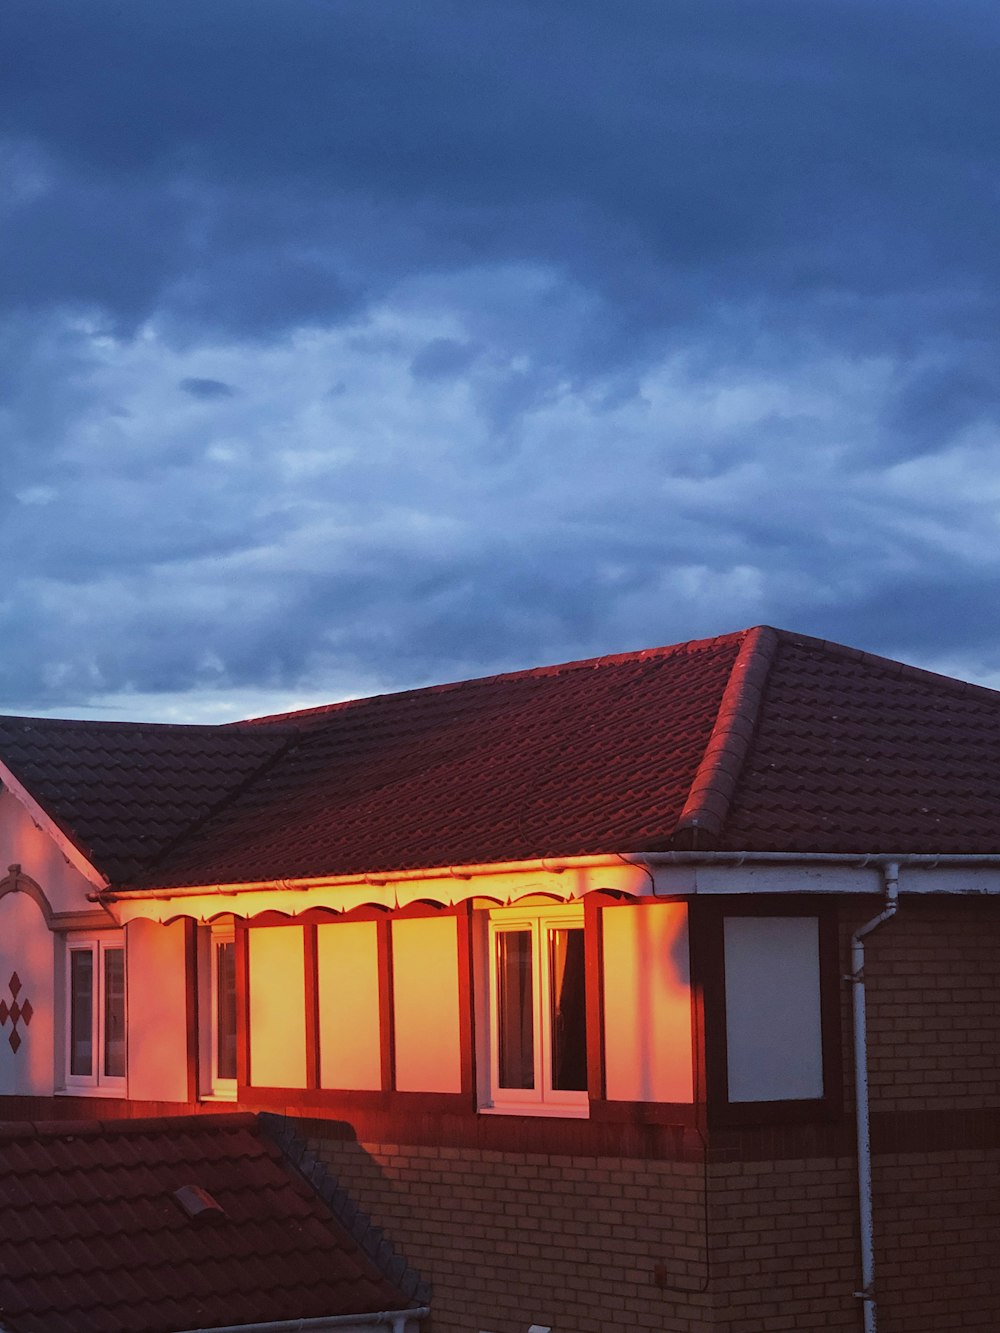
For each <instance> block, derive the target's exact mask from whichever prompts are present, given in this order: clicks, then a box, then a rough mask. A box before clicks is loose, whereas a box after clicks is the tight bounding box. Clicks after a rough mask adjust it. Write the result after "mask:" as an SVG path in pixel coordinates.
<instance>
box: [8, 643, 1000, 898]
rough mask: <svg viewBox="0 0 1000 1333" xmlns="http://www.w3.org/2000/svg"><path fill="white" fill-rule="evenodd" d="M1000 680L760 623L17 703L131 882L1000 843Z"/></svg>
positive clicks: (114, 870)
mask: <svg viewBox="0 0 1000 1333" xmlns="http://www.w3.org/2000/svg"><path fill="white" fill-rule="evenodd" d="M998 739H1000V694H998V693H997V692H995V691H992V690H986V689H982V688H979V687H975V686H969V685H964V684H962V683H961V682H959V681H953V680H950V679H948V678H945V677H941V676H935V675H932V674H931V673H928V672H924V671H919V670H917V669H915V668H912V667H905V666H903V665H901V664H900V663H894V662H891V661H889V660H888V659H885V658H878V657H874V656H871V655H870V654H866V653H861V652H858V651H857V650H854V649H850V648H844V647H841V646H839V645H836V644H829V643H825V642H823V641H820V640H816V639H807V638H803V637H801V636H797V635H794V634H789V633H787V632H784V631H779V630H772V629H768V628H766V627H761V628H758V629H755V630H748V631H744V632H742V633H739V634H732V635H726V636H723V637H721V638H717V639H707V640H701V641H695V642H692V643H685V644H678V645H676V646H674V647H669V648H657V649H651V650H648V651H645V652H639V653H626V654H622V655H621V656H617V657H606V658H598V659H594V660H591V661H586V662H571V663H567V664H565V665H562V666H555V667H545V668H541V669H537V670H533V671H522V672H515V673H512V674H510V675H504V676H496V677H491V678H486V679H482V680H473V681H465V682H461V683H459V684H454V685H444V686H436V687H432V688H429V689H421V690H410V691H406V692H404V693H401V694H392V695H381V696H378V697H376V698H372V699H359V700H352V701H349V702H347V703H341V704H334V705H331V706H330V707H328V708H321V709H312V710H307V711H305V712H300V713H292V714H286V715H282V716H278V717H273V718H262V719H258V720H256V721H252V722H247V723H238V724H235V725H231V726H226V727H136V726H130V725H126V724H120V723H59V722H49V721H46V722H33V721H31V720H28V719H5V720H3V719H0V757H2V758H3V759H4V760H5V762H7V763H8V764H9V765H10V767H11V769H12V770H13V771H14V773H15V775H16V776H17V777H18V778H19V779H20V780H21V781H22V782H23V783H24V785H25V786H26V787H27V788H28V789H29V790H30V791H31V792H32V794H33V795H34V796H35V797H36V798H37V799H38V800H39V801H40V802H41V804H42V805H43V806H44V807H45V808H46V809H47V810H48V811H49V812H50V813H51V814H52V815H53V817H54V818H56V819H57V822H59V823H60V824H61V826H62V827H63V828H64V829H65V830H66V831H67V832H68V833H69V834H70V836H72V837H73V838H74V839H75V841H76V842H77V844H78V845H79V846H83V847H89V848H90V849H92V853H93V856H94V858H95V860H96V861H97V863H98V865H99V866H100V867H101V868H102V869H103V870H105V873H107V874H108V875H109V877H110V878H111V879H112V880H114V881H116V882H117V883H118V884H120V885H128V884H131V885H136V886H143V885H145V886H166V885H184V884H200V883H240V882H249V881H261V880H264V881H266V880H272V879H275V880H276V879H288V878H295V877H310V876H321V875H336V874H361V873H366V872H367V873H373V874H377V873H379V872H389V871H393V870H405V869H412V868H418V867H433V866H449V865H473V864H479V863H489V862H498V861H513V860H522V859H533V858H536V857H559V856H574V855H585V854H589V853H614V852H624V851H639V850H643V849H656V848H669V847H690V846H696V847H700V848H706V849H710V848H728V849H736V850H739V849H747V850H758V851H764V850H777V851H847V852H856V851H865V852H867V851H897V852H906V851H910V852H982V851H993V850H996V836H995V832H994V823H993V811H994V810H995V809H996V808H997V803H998V800H1000V747H998V745H997V740H998Z"/></svg>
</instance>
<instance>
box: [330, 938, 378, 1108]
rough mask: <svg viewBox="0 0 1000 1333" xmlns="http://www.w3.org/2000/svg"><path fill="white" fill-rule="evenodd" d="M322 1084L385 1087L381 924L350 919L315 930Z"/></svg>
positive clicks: (337, 1086)
mask: <svg viewBox="0 0 1000 1333" xmlns="http://www.w3.org/2000/svg"><path fill="white" fill-rule="evenodd" d="M316 939H317V953H318V966H319V1060H320V1086H321V1087H323V1088H380V1087H381V1086H382V1061H381V1044H380V1035H379V1002H378V927H377V926H376V924H375V922H374V921H345V922H338V923H336V924H332V925H328V926H319V927H318V928H317V931H316Z"/></svg>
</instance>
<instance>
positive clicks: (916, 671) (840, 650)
mask: <svg viewBox="0 0 1000 1333" xmlns="http://www.w3.org/2000/svg"><path fill="white" fill-rule="evenodd" d="M775 633H776V634H777V635H778V638H779V640H780V641H781V642H782V643H785V644H787V645H789V646H790V647H797V648H812V649H815V650H816V651H818V652H822V653H828V654H829V655H830V656H832V657H840V658H842V659H844V660H845V661H849V662H864V663H866V664H867V665H868V666H874V667H879V668H880V669H881V670H883V671H889V672H891V673H892V674H893V675H895V676H899V677H901V678H902V679H903V680H916V681H921V682H923V683H924V684H926V685H936V686H938V687H940V688H941V689H945V688H947V689H949V690H950V691H951V692H952V693H954V694H973V695H980V696H982V697H983V698H989V699H992V700H993V702H994V703H996V701H997V696H998V695H1000V690H997V689H994V688H993V686H991V685H979V684H977V683H976V682H975V681H972V680H962V678H961V677H960V676H946V675H945V674H944V673H943V672H941V671H931V670H930V669H929V668H928V667H918V666H913V664H912V663H910V662H901V661H900V660H899V659H898V658H897V657H884V656H883V655H882V654H881V653H872V652H869V651H868V650H867V649H866V648H852V647H851V646H850V645H849V644H846V643H838V642H837V641H836V640H835V639H821V638H818V637H817V636H815V635H812V634H799V633H797V632H796V631H795V630H787V629H782V630H776V631H775Z"/></svg>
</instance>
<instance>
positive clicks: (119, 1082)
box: [63, 931, 128, 1097]
mask: <svg viewBox="0 0 1000 1333" xmlns="http://www.w3.org/2000/svg"><path fill="white" fill-rule="evenodd" d="M115 949H120V950H121V952H122V961H123V964H124V1004H125V1015H124V1019H125V1023H124V1026H125V1033H124V1040H125V1073H124V1075H122V1076H114V1075H110V1074H105V1072H104V1059H105V1055H106V1036H107V1034H106V1032H105V1022H104V1019H105V998H106V982H105V956H106V955H107V953H108V952H109V951H111V950H115ZM74 953H89V954H90V956H91V959H92V960H93V972H92V976H93V985H92V987H91V996H90V1031H91V1052H92V1058H91V1072H90V1073H89V1074H74V1073H72V1072H71V1070H72V1054H73V954H74ZM64 977H65V986H64V990H65V1007H64V1015H65V1017H64V1022H65V1032H66V1041H65V1048H64V1053H63V1058H64V1065H63V1087H64V1090H65V1091H66V1092H74V1093H85V1094H86V1095H88V1096H91V1097H124V1096H127V1095H128V953H127V951H126V948H125V932H124V931H114V932H107V933H103V932H102V933H101V934H100V935H86V936H82V935H73V934H69V935H67V936H66V941H65V968H64Z"/></svg>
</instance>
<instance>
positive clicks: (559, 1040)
mask: <svg viewBox="0 0 1000 1333" xmlns="http://www.w3.org/2000/svg"><path fill="white" fill-rule="evenodd" d="M487 936H488V938H487V942H486V946H485V947H486V950H487V953H488V959H487V960H486V962H487V965H488V971H489V982H488V990H489V1009H490V1014H489V1018H490V1023H489V1044H490V1049H489V1060H488V1067H489V1071H490V1079H489V1087H488V1088H485V1087H484V1088H483V1089H481V1105H482V1109H484V1110H510V1111H515V1110H522V1111H531V1112H534V1113H535V1114H543V1113H549V1114H553V1115H559V1114H561V1115H580V1114H586V1113H587V1109H588V1099H587V1023H586V1004H585V984H584V931H583V909H582V908H580V907H576V906H573V907H559V906H547V907H525V908H500V909H497V910H496V911H493V912H491V913H490V914H489V925H488V930H487Z"/></svg>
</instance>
